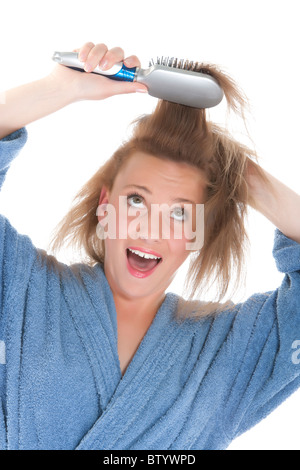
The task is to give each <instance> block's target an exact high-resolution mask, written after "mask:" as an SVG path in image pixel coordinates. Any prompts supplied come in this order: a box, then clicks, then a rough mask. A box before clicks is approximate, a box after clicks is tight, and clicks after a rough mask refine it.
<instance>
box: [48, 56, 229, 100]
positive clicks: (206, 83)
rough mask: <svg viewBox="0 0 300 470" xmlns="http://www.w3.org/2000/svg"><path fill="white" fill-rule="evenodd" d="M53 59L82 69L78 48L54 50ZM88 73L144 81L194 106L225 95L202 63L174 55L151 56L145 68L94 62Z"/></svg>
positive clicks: (155, 92)
mask: <svg viewBox="0 0 300 470" xmlns="http://www.w3.org/2000/svg"><path fill="white" fill-rule="evenodd" d="M52 59H53V60H54V61H55V62H58V63H59V64H61V65H65V66H67V67H70V68H72V69H75V70H78V71H80V72H84V64H83V62H80V61H79V59H78V53H77V52H54V54H53V57H52ZM91 73H96V74H99V75H103V76H105V77H108V78H110V79H112V80H119V81H128V82H133V81H137V82H139V83H143V84H144V85H145V86H146V87H147V89H148V93H149V95H151V96H154V97H155V98H160V99H162V100H166V101H171V102H173V103H179V104H182V105H185V106H191V107H193V108H212V107H214V106H217V105H218V104H219V103H220V102H221V101H222V99H223V96H224V93H223V90H222V88H221V87H220V85H219V83H218V81H217V80H216V79H215V78H214V77H212V76H211V75H209V74H208V73H207V72H204V71H203V69H201V64H199V63H198V62H190V61H188V60H183V59H181V60H178V59H176V58H173V57H172V58H170V59H169V57H161V58H157V61H156V62H154V60H153V59H152V60H151V62H150V63H149V68H147V69H142V68H139V67H133V68H128V67H126V65H125V64H124V63H123V62H118V63H117V64H115V65H114V66H113V67H112V68H110V69H109V70H105V71H103V70H101V69H100V68H99V67H98V66H97V67H96V68H95V69H94V70H93V72H91Z"/></svg>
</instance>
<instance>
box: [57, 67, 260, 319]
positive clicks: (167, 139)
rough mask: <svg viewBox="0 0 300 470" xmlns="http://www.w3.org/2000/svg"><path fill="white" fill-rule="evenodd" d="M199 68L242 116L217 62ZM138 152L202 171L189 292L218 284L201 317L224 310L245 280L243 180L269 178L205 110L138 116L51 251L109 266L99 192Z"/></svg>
mask: <svg viewBox="0 0 300 470" xmlns="http://www.w3.org/2000/svg"><path fill="white" fill-rule="evenodd" d="M199 70H201V72H203V73H208V74H211V75H212V76H213V77H215V78H216V79H217V80H218V82H219V84H220V86H221V87H222V89H223V91H224V94H225V97H226V100H227V103H228V107H229V109H230V110H231V111H233V112H234V113H236V114H239V115H241V116H242V117H244V114H243V113H244V108H245V105H246V104H247V100H246V98H245V97H244V95H243V93H242V92H241V91H240V90H239V88H238V87H237V85H236V84H235V83H234V81H233V80H232V79H231V78H230V77H228V76H227V75H226V74H225V73H223V72H221V71H220V70H218V69H217V67H215V66H212V65H203V64H202V65H201V67H200V68H199ZM136 151H142V152H145V153H148V154H151V155H154V156H156V157H159V158H164V159H166V158H167V159H169V160H172V161H174V162H185V163H188V164H190V165H192V166H195V167H196V168H198V169H201V170H203V171H204V172H205V175H206V178H207V188H206V190H207V198H206V202H205V216H204V217H205V226H204V245H203V247H202V249H201V250H200V251H199V252H197V253H193V254H192V255H191V256H190V266H189V270H188V274H187V279H186V282H185V289H186V290H188V296H189V299H193V298H194V297H195V296H196V295H197V296H201V295H202V294H203V292H204V287H205V288H208V287H209V286H214V288H216V289H217V296H216V297H217V298H216V301H215V302H208V303H205V307H203V308H202V309H201V312H200V313H199V312H198V314H197V315H200V314H201V315H203V314H210V313H215V312H217V311H219V310H220V309H222V308H221V307H220V305H221V304H220V302H221V301H222V300H223V299H224V297H225V295H226V294H227V292H228V289H229V284H230V282H233V281H235V282H234V286H235V287H234V291H235V290H236V289H237V288H238V287H239V284H240V281H241V279H242V278H243V276H242V274H243V265H244V254H245V247H246V243H247V234H246V229H245V216H246V213H247V204H249V202H250V201H249V194H248V186H247V182H246V174H247V170H248V167H249V165H251V170H252V171H253V169H254V171H256V173H257V174H258V175H259V176H260V177H262V178H264V174H263V172H262V170H261V169H260V167H259V166H258V165H257V164H256V163H255V162H254V160H255V159H256V154H255V152H254V151H253V150H250V149H249V148H247V147H246V146H244V145H242V144H241V143H239V142H237V141H236V140H235V139H233V137H232V136H231V135H230V134H229V132H228V131H227V130H225V129H223V128H221V127H220V126H218V125H216V124H214V123H213V122H210V121H209V120H208V119H207V113H206V110H205V109H196V108H191V107H187V106H182V105H179V104H174V103H170V102H166V101H159V102H158V104H157V106H156V108H155V110H154V112H153V113H152V114H149V115H144V116H142V117H140V118H138V119H137V120H136V121H135V122H134V129H133V134H132V136H131V138H130V139H129V140H128V141H126V142H124V143H123V144H122V145H121V146H120V147H119V148H118V149H117V150H116V152H115V153H114V154H113V155H112V156H111V157H110V158H109V160H107V161H106V163H105V164H104V165H103V166H101V168H99V170H98V171H97V172H96V174H94V176H92V178H91V179H90V180H89V181H88V182H87V183H86V184H85V185H84V186H83V187H82V188H81V190H80V191H79V192H78V194H77V195H76V196H75V199H74V202H73V206H72V208H71V209H70V211H69V212H68V213H67V215H66V216H65V217H64V218H63V220H62V221H61V222H60V224H59V225H58V226H57V229H56V232H55V233H54V236H53V238H52V242H51V249H52V251H53V252H54V253H55V252H57V251H58V250H59V249H60V248H61V247H62V246H63V245H72V247H73V248H74V249H75V250H81V251H83V253H84V256H85V259H84V262H85V263H86V264H88V265H89V266H93V265H95V264H96V263H101V264H103V263H104V256H105V247H104V241H103V240H100V239H99V238H98V236H97V233H96V227H97V224H98V218H97V216H96V212H97V207H98V203H99V195H100V192H101V189H102V187H103V186H106V187H107V188H108V189H109V190H111V189H112V187H113V184H114V180H115V178H116V176H117V174H118V173H119V171H120V169H121V168H122V166H123V165H124V164H126V161H127V160H128V159H129V158H130V156H131V155H132V154H133V153H134V152H136ZM205 290H206V289H205ZM198 298H200V297H198ZM225 305H227V304H225Z"/></svg>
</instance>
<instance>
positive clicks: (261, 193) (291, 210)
mask: <svg viewBox="0 0 300 470" xmlns="http://www.w3.org/2000/svg"><path fill="white" fill-rule="evenodd" d="M262 171H263V170H262ZM263 173H264V176H265V177H266V179H267V180H268V182H269V183H267V182H266V181H263V180H262V179H261V178H260V177H258V175H257V173H256V171H255V166H254V165H252V164H251V162H250V164H249V166H248V174H247V178H246V179H247V183H248V187H249V196H250V205H251V206H252V207H253V208H254V209H256V210H258V211H259V212H261V213H262V214H263V215H264V216H265V217H267V218H268V219H269V220H270V221H271V222H272V223H273V224H274V225H275V226H276V227H277V228H278V229H279V230H280V231H281V232H282V233H283V234H284V235H286V236H287V237H288V238H291V239H292V240H294V241H296V242H298V243H300V195H299V194H297V193H295V192H294V191H292V190H291V189H290V188H288V187H287V186H285V185H284V184H283V183H281V182H280V181H278V180H277V179H276V178H274V177H273V176H272V175H270V174H269V173H267V172H266V171H263Z"/></svg>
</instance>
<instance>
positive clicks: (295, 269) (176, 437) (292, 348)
mask: <svg viewBox="0 0 300 470" xmlns="http://www.w3.org/2000/svg"><path fill="white" fill-rule="evenodd" d="M26 138H27V133H26V130H25V129H21V130H19V131H16V132H14V133H13V134H11V135H9V136H8V137H6V138H4V139H3V140H2V141H0V168H1V171H0V183H1V184H2V182H3V180H4V178H5V174H6V171H7V169H8V168H9V165H10V163H11V161H12V160H13V158H15V156H16V155H17V154H18V152H19V150H20V149H21V147H22V146H23V145H24V144H25V142H26ZM274 257H275V260H276V263H277V267H278V269H279V270H280V271H281V272H283V273H286V275H285V277H284V279H283V282H282V285H281V286H280V287H279V288H278V289H277V290H275V291H274V292H268V293H264V294H256V295H253V296H252V297H251V298H250V299H249V300H247V301H246V302H244V303H240V304H238V305H234V306H233V307H232V308H228V309H227V310H226V311H224V312H223V313H220V314H218V315H216V316H209V317H206V318H202V319H200V320H197V321H194V320H193V319H188V320H185V321H181V322H179V321H177V320H176V318H175V314H176V310H177V308H186V307H187V308H191V309H192V311H196V310H197V305H198V306H199V305H200V302H199V303H198V302H194V303H189V302H187V301H184V300H183V299H182V298H181V297H180V296H178V295H176V294H174V293H167V295H166V298H165V300H164V302H163V304H162V305H161V307H160V309H159V311H158V312H157V315H156V317H155V319H154V320H153V322H152V324H151V326H150V328H149V330H148V332H147V333H146V335H145V337H144V339H143V341H142V342H141V344H140V346H139V348H138V350H137V352H136V354H135V356H134V358H133V359H132V361H131V363H130V365H129V367H128V368H127V371H126V372H125V374H124V376H123V377H122V374H121V370H120V364H119V358H118V349H117V320H116V310H115V305H114V300H113V296H112V291H111V289H110V286H109V284H108V282H107V279H106V277H105V274H104V271H103V268H102V266H101V265H100V264H97V265H96V266H95V267H93V268H89V267H88V266H86V265H84V264H80V263H78V264H76V265H74V266H67V265H64V264H63V263H60V269H59V270H57V269H55V265H54V264H53V263H52V262H51V257H50V256H49V255H47V254H46V253H45V252H44V251H43V250H40V249H37V248H35V247H34V246H33V244H32V242H31V240H30V238H29V237H28V236H26V235H21V234H19V233H17V231H16V230H15V229H14V228H13V227H12V226H11V224H10V222H9V221H8V220H7V218H5V217H2V216H1V217H0V263H1V264H0V266H1V269H0V303H1V305H0V403H1V406H0V449H64V450H67V449H87V450H90V449H100V450H116V449H119V450H120V449H121V450H124V449H130V450H133V449H143V450H165V449H169V450H171V449H172V450H174V449H179V450H196V449H203V450H209V449H213V450H218V449H226V448H227V447H228V445H229V444H230V442H231V441H232V440H233V439H234V438H236V437H237V436H239V435H240V434H241V433H243V432H245V431H247V430H248V429H249V428H251V427H252V426H254V425H255V424H256V423H258V422H259V421H260V420H261V419H263V418H264V417H265V416H267V415H268V414H269V413H270V412H271V411H272V410H273V409H274V408H275V407H277V406H278V405H279V404H280V403H282V402H283V401H284V400H285V399H286V398H287V397H288V396H289V395H291V394H292V393H293V392H294V391H295V390H296V389H297V388H298V387H299V385H300V245H299V244H297V243H296V242H294V241H292V240H290V239H288V238H286V237H285V236H284V235H283V234H282V233H280V232H279V231H276V236H275V247H274ZM298 352H299V354H298Z"/></svg>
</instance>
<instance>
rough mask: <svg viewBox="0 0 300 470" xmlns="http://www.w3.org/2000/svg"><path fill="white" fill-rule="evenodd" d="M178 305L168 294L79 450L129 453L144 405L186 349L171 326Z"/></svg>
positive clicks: (137, 434)
mask: <svg viewBox="0 0 300 470" xmlns="http://www.w3.org/2000/svg"><path fill="white" fill-rule="evenodd" d="M176 305H177V296H176V295H174V294H171V293H168V294H167V296H166V298H165V301H164V303H163V304H162V306H161V307H160V309H159V311H158V313H157V314H156V317H155V319H154V320H153V322H152V324H151V326H150V328H149V329H148V331H147V333H146V335H145V337H144V338H143V340H142V342H141V344H140V346H139V348H138V350H137V352H136V354H135V356H134V357H133V359H132V361H131V363H130V364H129V366H128V368H127V370H126V372H125V374H124V376H123V378H122V379H121V380H120V382H119V383H118V386H117V388H116V390H115V393H114V394H113V396H112V398H111V400H110V402H109V403H108V405H107V407H106V409H105V410H104V412H103V414H102V415H101V416H100V418H99V419H98V420H97V421H96V423H95V424H94V426H93V427H92V428H91V429H90V430H89V432H88V433H87V434H86V435H85V436H84V438H83V439H82V441H81V442H80V444H79V445H78V447H77V450H96V449H98V450H111V449H118V448H121V447H122V448H123V449H124V448H127V449H128V448H130V443H132V442H134V441H135V440H136V439H137V437H138V436H139V437H140V434H141V423H143V422H144V421H145V420H144V419H143V410H144V408H145V405H146V404H147V402H148V401H149V400H151V398H152V396H153V395H154V393H156V392H157V390H158V389H159V386H160V383H161V381H162V380H163V379H165V377H166V375H167V374H168V370H169V369H170V368H172V367H173V366H174V364H175V363H176V361H177V358H178V355H179V354H181V353H182V348H184V341H182V336H183V334H184V333H183V331H182V330H180V328H178V324H177V323H175V322H170V316H171V315H172V314H173V313H174V311H175V309H176ZM119 370H120V369H119ZM120 376H121V371H120ZM145 422H147V421H145ZM144 431H145V430H144ZM120 440H122V445H121V447H118V441H120Z"/></svg>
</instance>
